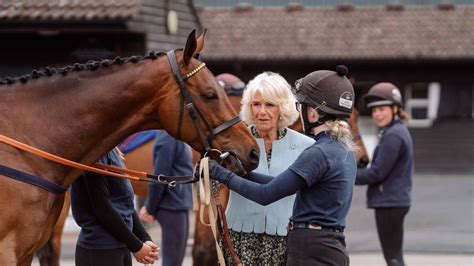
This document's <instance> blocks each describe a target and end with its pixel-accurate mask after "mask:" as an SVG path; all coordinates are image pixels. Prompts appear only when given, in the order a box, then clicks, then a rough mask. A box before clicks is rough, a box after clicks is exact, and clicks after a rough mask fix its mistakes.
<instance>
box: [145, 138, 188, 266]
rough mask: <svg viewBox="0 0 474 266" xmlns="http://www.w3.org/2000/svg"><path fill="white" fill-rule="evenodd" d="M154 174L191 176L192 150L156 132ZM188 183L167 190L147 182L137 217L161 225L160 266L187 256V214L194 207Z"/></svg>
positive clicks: (169, 264) (166, 187) (179, 262)
mask: <svg viewBox="0 0 474 266" xmlns="http://www.w3.org/2000/svg"><path fill="white" fill-rule="evenodd" d="M153 162H154V174H155V175H160V174H162V175H167V176H190V175H192V174H193V162H192V152H191V148H190V147H189V146H188V145H187V144H186V143H184V142H182V141H179V140H176V139H175V138H173V137H171V136H170V135H168V133H166V131H164V130H159V131H158V133H157V135H156V139H155V145H154V147H153ZM192 201H193V199H192V187H191V184H181V185H177V186H175V187H170V186H168V185H166V184H158V183H150V184H149V185H148V195H147V199H146V201H145V206H143V207H142V209H141V210H140V218H141V219H142V220H143V221H144V222H146V223H148V224H152V223H153V221H154V220H157V221H158V223H159V224H160V225H161V232H162V240H161V252H162V257H163V259H162V265H163V266H176V265H181V264H182V263H183V260H184V255H185V253H186V244H187V240H188V232H189V211H190V210H191V209H192V206H193V202H192Z"/></svg>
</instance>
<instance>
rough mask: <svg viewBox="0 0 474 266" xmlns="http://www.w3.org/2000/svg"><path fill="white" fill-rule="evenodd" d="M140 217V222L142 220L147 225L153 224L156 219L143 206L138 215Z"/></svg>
mask: <svg viewBox="0 0 474 266" xmlns="http://www.w3.org/2000/svg"><path fill="white" fill-rule="evenodd" d="M138 215H139V217H140V220H142V221H143V222H144V223H146V224H152V223H153V221H154V220H155V217H153V215H151V214H149V213H148V211H147V210H146V208H145V206H143V207H142V208H141V209H140V213H139V214H138Z"/></svg>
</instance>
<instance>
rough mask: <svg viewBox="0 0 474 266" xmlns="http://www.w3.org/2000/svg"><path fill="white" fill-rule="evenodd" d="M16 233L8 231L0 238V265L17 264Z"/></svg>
mask: <svg viewBox="0 0 474 266" xmlns="http://www.w3.org/2000/svg"><path fill="white" fill-rule="evenodd" d="M15 244H16V243H15V235H14V234H13V232H10V233H8V234H7V235H6V236H5V237H4V238H3V239H1V240H0V265H17V260H16V255H15V248H16V245H15Z"/></svg>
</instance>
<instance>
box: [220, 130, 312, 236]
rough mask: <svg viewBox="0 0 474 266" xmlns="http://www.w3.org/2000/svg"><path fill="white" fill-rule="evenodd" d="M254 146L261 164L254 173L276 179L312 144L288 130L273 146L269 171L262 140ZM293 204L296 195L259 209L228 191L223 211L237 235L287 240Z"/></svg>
mask: <svg viewBox="0 0 474 266" xmlns="http://www.w3.org/2000/svg"><path fill="white" fill-rule="evenodd" d="M257 143H258V146H259V148H260V162H259V165H258V168H257V169H255V170H254V172H257V173H261V174H265V175H271V176H277V175H279V174H280V173H282V172H283V171H285V170H286V169H288V167H289V166H290V165H291V164H292V163H293V162H294V161H295V160H296V158H298V156H299V155H300V154H301V152H303V151H304V150H305V149H306V148H307V147H309V146H311V145H312V144H313V143H314V140H313V139H312V138H309V137H307V136H305V135H303V134H300V133H298V132H296V131H294V130H291V129H289V128H288V129H287V133H286V135H285V136H284V137H283V138H281V139H279V140H274V141H273V142H272V159H271V164H270V169H269V168H268V163H267V153H266V151H265V144H264V141H263V139H261V138H257ZM294 201H295V195H291V196H288V197H285V198H283V199H281V200H279V201H276V202H274V203H272V204H269V205H267V206H262V205H260V204H258V203H255V202H253V201H250V200H248V199H246V198H244V197H242V196H240V195H239V194H237V193H236V192H234V191H232V190H231V191H230V197H229V204H228V206H227V211H226V216H227V222H228V225H229V229H232V230H233V231H236V232H245V233H252V232H253V233H257V234H261V233H265V234H267V235H279V236H286V234H287V229H286V227H287V225H288V221H289V218H290V216H291V214H292V212H293V203H294Z"/></svg>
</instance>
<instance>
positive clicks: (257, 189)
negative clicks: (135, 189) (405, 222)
mask: <svg viewBox="0 0 474 266" xmlns="http://www.w3.org/2000/svg"><path fill="white" fill-rule="evenodd" d="M346 74H347V68H346V67H344V66H338V67H337V69H336V72H334V71H328V70H320V71H315V72H312V73H310V74H308V75H307V76H306V77H304V78H302V79H300V80H298V81H297V82H296V84H295V91H294V92H295V96H296V98H297V99H298V101H299V103H300V105H301V106H300V108H298V109H299V111H300V115H301V117H302V119H303V122H304V126H305V130H306V133H309V134H311V135H312V136H313V138H314V140H315V143H314V144H313V145H311V146H309V147H308V148H307V149H306V150H304V151H303V152H302V153H301V155H300V156H299V157H298V158H297V159H296V161H295V162H294V163H293V164H291V165H290V166H289V168H288V169H286V170H284V171H283V172H282V173H281V174H279V175H278V176H276V177H272V176H267V175H263V174H257V173H249V174H247V175H246V176H245V177H244V178H243V177H240V176H237V175H236V174H234V173H232V172H230V171H229V170H227V169H225V168H223V167H220V166H219V165H218V164H217V163H216V162H214V161H212V162H211V163H210V171H211V176H212V177H213V179H216V180H218V181H220V182H222V183H224V184H226V185H227V186H228V187H229V188H230V189H232V190H234V191H235V192H237V193H239V194H240V195H242V196H244V197H246V198H248V199H251V200H253V201H255V202H257V203H259V204H262V205H267V204H270V203H272V202H274V201H277V200H279V199H281V198H283V197H286V196H289V195H292V194H294V193H296V200H295V204H294V207H293V213H292V216H291V217H290V223H289V225H288V236H287V247H286V253H287V262H286V263H287V265H348V264H349V258H348V256H347V252H346V247H345V237H344V233H343V232H344V228H345V226H346V222H345V219H346V216H347V213H348V211H349V207H350V205H351V199H352V190H353V187H354V182H355V176H356V170H357V168H356V160H355V157H354V153H353V151H354V149H355V145H354V143H353V141H352V137H351V134H350V131H349V125H348V124H347V123H346V122H345V121H344V119H346V118H348V117H349V116H350V115H351V111H352V106H353V101H354V89H353V88H352V85H351V83H350V82H349V80H348V79H347V78H346Z"/></svg>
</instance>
